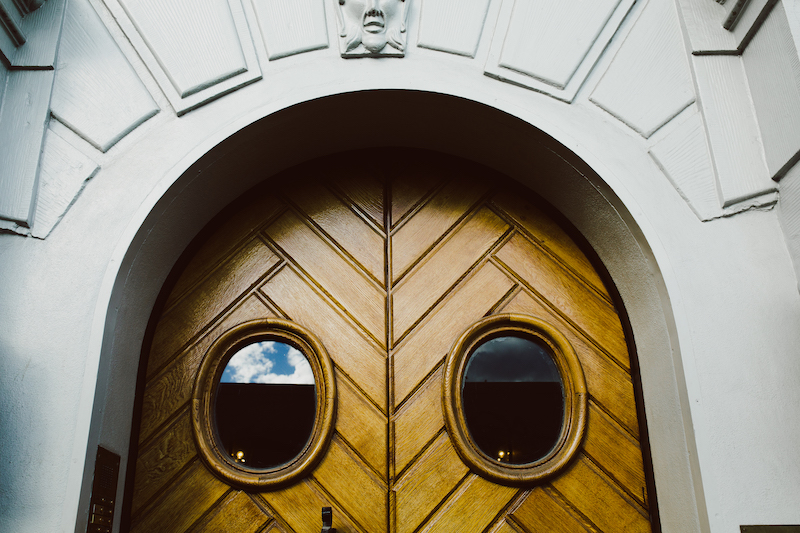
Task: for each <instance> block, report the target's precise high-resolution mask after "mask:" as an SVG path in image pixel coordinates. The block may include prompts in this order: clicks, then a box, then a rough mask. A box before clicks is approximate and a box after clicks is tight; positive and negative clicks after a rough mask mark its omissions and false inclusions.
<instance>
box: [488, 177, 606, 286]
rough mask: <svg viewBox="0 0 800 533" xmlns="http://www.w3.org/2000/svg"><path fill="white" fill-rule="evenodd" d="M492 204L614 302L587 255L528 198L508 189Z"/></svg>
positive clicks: (496, 196)
mask: <svg viewBox="0 0 800 533" xmlns="http://www.w3.org/2000/svg"><path fill="white" fill-rule="evenodd" d="M492 203H493V204H494V205H496V206H497V207H498V208H500V209H501V210H502V212H503V213H504V214H505V215H507V216H509V217H511V218H512V219H513V220H514V222H515V223H516V224H517V226H518V227H519V228H520V229H522V230H523V231H524V232H526V233H527V234H528V235H530V236H531V237H533V239H534V240H535V241H536V242H537V243H538V244H540V245H542V246H543V247H544V248H546V249H547V250H548V251H549V252H550V253H552V254H553V255H554V256H556V257H558V258H559V260H560V261H561V264H562V265H564V266H565V267H567V268H568V269H570V270H572V271H573V272H575V273H576V274H577V275H578V276H579V277H580V278H582V279H583V280H584V281H586V282H587V283H589V284H590V285H591V286H592V288H593V289H595V290H596V291H597V292H598V293H599V294H601V295H602V296H603V297H605V298H606V300H608V301H611V297H610V296H609V295H608V291H607V290H606V288H605V287H604V286H603V282H602V281H601V280H600V276H598V275H597V272H596V271H595V269H594V267H592V264H591V263H590V262H589V260H588V259H587V258H586V255H584V253H583V252H582V251H581V249H580V248H578V246H577V245H576V244H575V243H574V242H573V241H572V239H570V238H569V236H568V235H567V234H566V232H565V231H564V230H563V229H561V227H560V226H559V225H558V224H556V223H555V221H554V220H553V219H551V218H550V217H548V216H547V215H545V214H544V212H543V211H542V210H541V209H540V208H539V207H538V206H537V205H536V204H535V203H533V202H531V201H530V200H529V198H528V195H526V194H524V192H523V191H520V190H519V189H518V188H514V187H507V188H505V189H503V190H502V191H500V192H499V193H498V194H497V195H495V197H494V198H493V199H492Z"/></svg>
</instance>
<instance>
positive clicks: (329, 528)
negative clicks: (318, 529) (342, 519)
mask: <svg viewBox="0 0 800 533" xmlns="http://www.w3.org/2000/svg"><path fill="white" fill-rule="evenodd" d="M322 533H336V528H334V527H333V509H331V508H330V507H323V508H322Z"/></svg>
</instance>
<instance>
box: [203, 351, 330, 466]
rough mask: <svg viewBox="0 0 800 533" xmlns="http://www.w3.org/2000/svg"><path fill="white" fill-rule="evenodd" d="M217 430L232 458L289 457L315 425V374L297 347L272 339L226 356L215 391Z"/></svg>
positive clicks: (274, 461)
mask: <svg viewBox="0 0 800 533" xmlns="http://www.w3.org/2000/svg"><path fill="white" fill-rule="evenodd" d="M215 407H216V413H215V414H216V423H217V432H218V434H219V438H220V441H221V443H222V445H223V447H224V448H225V451H226V452H227V453H228V454H229V455H230V457H231V459H232V460H233V461H236V462H238V463H242V464H243V466H248V467H250V468H272V467H275V466H279V465H282V464H285V463H288V462H289V461H291V460H292V459H294V458H295V457H297V455H298V454H299V453H300V452H301V451H303V448H304V447H305V445H306V443H307V442H308V439H309V438H310V437H311V432H312V431H313V428H314V418H315V415H316V398H315V386H314V374H313V372H312V371H311V366H310V365H309V363H308V360H307V359H306V357H305V356H304V355H303V353H302V352H300V351H299V350H297V349H296V348H294V347H293V346H290V345H288V344H284V343H281V342H277V341H264V342H259V343H255V344H250V345H248V346H245V347H244V348H242V349H241V350H239V351H238V352H236V354H234V356H233V357H231V359H230V361H228V364H227V366H226V367H225V370H224V372H223V373H222V378H221V379H220V383H219V386H218V387H217V394H216V406H215Z"/></svg>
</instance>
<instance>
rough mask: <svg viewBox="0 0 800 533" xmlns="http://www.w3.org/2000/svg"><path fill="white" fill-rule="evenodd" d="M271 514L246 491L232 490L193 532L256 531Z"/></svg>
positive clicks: (239, 532) (246, 532)
mask: <svg viewBox="0 0 800 533" xmlns="http://www.w3.org/2000/svg"><path fill="white" fill-rule="evenodd" d="M267 520H269V516H268V515H265V514H264V512H263V511H262V510H261V509H260V508H259V507H258V506H257V505H256V504H255V503H254V502H253V500H252V499H251V498H250V496H248V495H247V494H246V493H244V492H241V491H238V492H232V493H231V494H230V495H229V496H228V497H227V498H226V500H225V501H223V502H222V503H220V505H218V506H217V508H216V509H214V510H213V511H212V513H211V516H209V517H206V521H205V522H204V523H201V524H199V525H198V527H197V528H195V529H194V531H193V533H219V532H220V531H224V532H225V533H255V532H256V531H258V530H259V529H261V526H263V525H264V524H265V523H266V522H267Z"/></svg>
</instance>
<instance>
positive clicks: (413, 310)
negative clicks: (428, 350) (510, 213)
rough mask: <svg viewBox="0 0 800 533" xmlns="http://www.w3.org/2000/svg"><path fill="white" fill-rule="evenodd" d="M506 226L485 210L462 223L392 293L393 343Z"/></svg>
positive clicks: (491, 243) (487, 248)
mask: <svg viewBox="0 0 800 533" xmlns="http://www.w3.org/2000/svg"><path fill="white" fill-rule="evenodd" d="M507 229H508V226H507V225H506V224H505V222H503V221H502V220H501V219H500V218H498V217H497V215H495V214H494V213H492V212H491V211H489V210H488V209H482V210H481V211H479V212H478V213H476V215H475V217H474V218H471V219H469V220H467V221H466V223H465V224H464V225H463V226H462V227H460V228H459V229H458V230H457V231H456V232H455V233H454V234H453V235H452V237H451V238H450V239H448V240H446V241H445V242H444V243H443V244H442V246H441V247H439V248H438V249H436V250H435V253H433V254H432V255H431V256H430V258H429V259H428V260H427V261H426V262H424V263H423V264H421V265H420V267H419V268H418V269H416V270H415V271H413V272H412V273H411V274H410V278H407V279H406V280H405V281H404V282H403V284H402V285H401V286H399V287H398V288H397V289H396V290H395V292H394V305H393V310H394V339H395V341H397V340H398V339H399V338H400V337H402V336H403V334H404V333H405V332H406V331H408V328H410V327H411V326H412V325H413V324H414V322H416V321H417V320H418V319H419V318H420V317H421V316H422V315H423V314H425V313H427V312H428V310H429V309H430V307H431V306H432V305H433V304H434V303H435V302H436V301H437V300H439V298H441V296H442V295H444V294H445V293H446V292H447V291H448V290H449V289H450V287H452V286H453V284H454V283H455V282H456V281H458V280H459V278H461V277H462V276H463V275H464V274H465V273H466V272H467V271H468V270H469V269H470V267H472V265H474V264H475V263H476V262H477V261H478V260H479V259H480V258H481V257H482V256H483V255H484V254H485V253H486V252H488V251H489V249H490V248H491V247H492V246H494V245H495V244H496V243H497V241H498V240H499V239H500V237H502V236H503V234H504V233H505V232H506V230H507Z"/></svg>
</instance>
